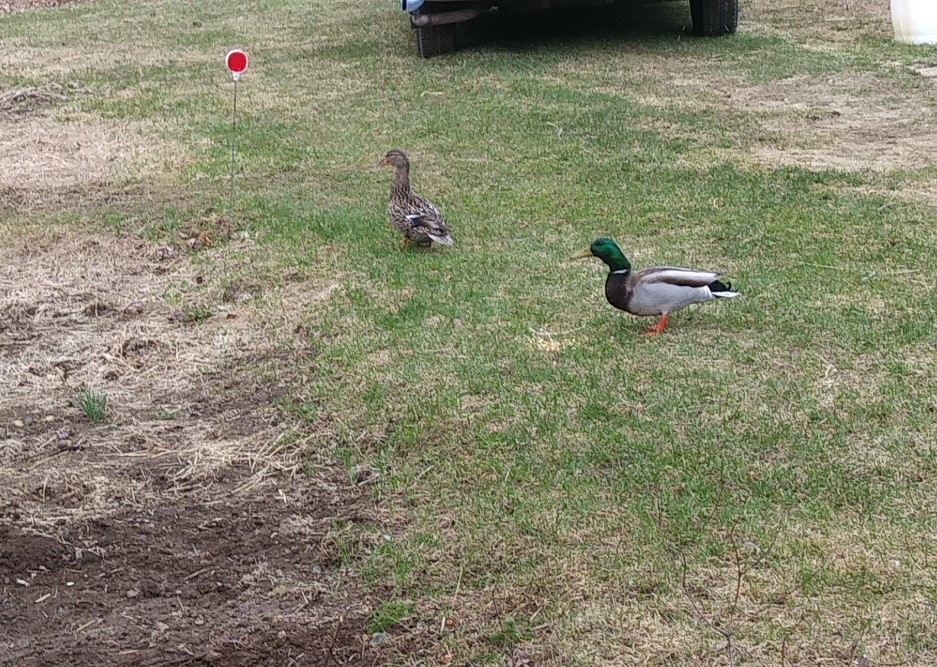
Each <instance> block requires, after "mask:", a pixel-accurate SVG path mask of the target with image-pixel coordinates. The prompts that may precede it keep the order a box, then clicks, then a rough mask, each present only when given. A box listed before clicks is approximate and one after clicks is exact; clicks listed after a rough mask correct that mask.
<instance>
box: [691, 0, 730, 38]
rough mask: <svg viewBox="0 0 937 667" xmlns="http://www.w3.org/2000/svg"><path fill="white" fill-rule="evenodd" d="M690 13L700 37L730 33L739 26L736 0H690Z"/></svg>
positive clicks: (694, 30)
mask: <svg viewBox="0 0 937 667" xmlns="http://www.w3.org/2000/svg"><path fill="white" fill-rule="evenodd" d="M690 14H692V15H693V32H694V33H695V34H697V35H699V36H700V37H718V36H720V35H731V34H732V33H734V32H735V29H736V28H738V26H739V2H738V0H690Z"/></svg>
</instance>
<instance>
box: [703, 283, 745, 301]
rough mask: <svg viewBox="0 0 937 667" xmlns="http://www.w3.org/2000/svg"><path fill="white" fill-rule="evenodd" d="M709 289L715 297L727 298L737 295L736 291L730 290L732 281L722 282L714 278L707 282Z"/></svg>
mask: <svg viewBox="0 0 937 667" xmlns="http://www.w3.org/2000/svg"><path fill="white" fill-rule="evenodd" d="M709 291H710V292H712V295H713V296H714V297H716V298H717V299H728V298H731V297H733V296H738V295H739V293H738V292H733V291H732V283H723V282H722V281H721V280H714V281H712V282H711V283H709Z"/></svg>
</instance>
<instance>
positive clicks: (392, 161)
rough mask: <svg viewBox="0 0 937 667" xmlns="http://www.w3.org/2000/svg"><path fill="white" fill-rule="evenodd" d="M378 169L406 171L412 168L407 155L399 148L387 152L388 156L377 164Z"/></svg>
mask: <svg viewBox="0 0 937 667" xmlns="http://www.w3.org/2000/svg"><path fill="white" fill-rule="evenodd" d="M377 166H378V167H387V166H391V167H398V168H402V169H406V168H408V167H409V166H410V160H409V159H408V158H407V154H406V153H404V152H403V151H402V150H399V149H397V148H395V149H393V150H389V151H387V154H386V155H385V156H384V157H383V158H382V159H381V161H380V162H378V163H377Z"/></svg>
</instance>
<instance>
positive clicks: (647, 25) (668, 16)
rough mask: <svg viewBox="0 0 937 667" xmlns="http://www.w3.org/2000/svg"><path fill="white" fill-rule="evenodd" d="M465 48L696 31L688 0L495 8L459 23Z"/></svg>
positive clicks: (524, 48) (651, 37)
mask: <svg viewBox="0 0 937 667" xmlns="http://www.w3.org/2000/svg"><path fill="white" fill-rule="evenodd" d="M459 29H460V34H459V42H460V47H461V48H463V49H474V48H494V49H497V50H499V51H503V52H509V53H525V52H531V51H537V50H540V49H543V48H555V47H558V46H573V45H581V44H582V43H583V42H594V41H612V40H614V41H617V40H622V41H625V42H640V43H647V42H652V43H653V42H670V41H672V40H673V39H675V38H678V37H680V36H681V35H687V36H689V35H691V34H692V23H691V20H690V8H689V3H688V2H681V1H676V0H664V1H663V2H660V1H657V2H634V1H632V2H621V3H617V4H614V5H606V6H599V7H581V8H566V9H557V10H544V11H532V12H524V13H507V12H496V13H494V14H491V15H487V16H484V17H482V18H479V19H476V20H475V21H472V22H469V23H465V24H462V25H460V26H459Z"/></svg>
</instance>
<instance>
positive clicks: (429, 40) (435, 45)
mask: <svg viewBox="0 0 937 667" xmlns="http://www.w3.org/2000/svg"><path fill="white" fill-rule="evenodd" d="M455 47H456V43H455V24H454V23H449V24H447V25H428V26H424V27H422V28H417V29H416V52H417V53H418V54H420V57H421V58H432V57H433V56H439V55H442V54H443V53H452V52H453V51H455Z"/></svg>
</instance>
